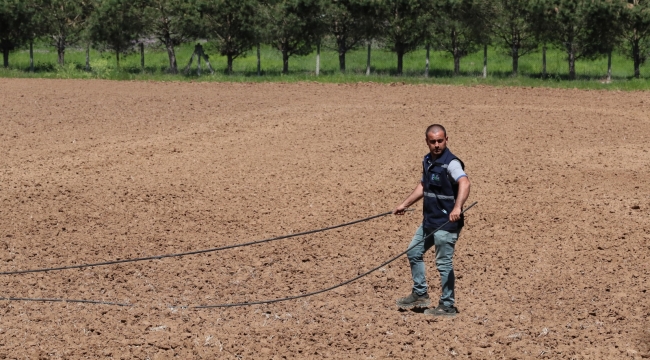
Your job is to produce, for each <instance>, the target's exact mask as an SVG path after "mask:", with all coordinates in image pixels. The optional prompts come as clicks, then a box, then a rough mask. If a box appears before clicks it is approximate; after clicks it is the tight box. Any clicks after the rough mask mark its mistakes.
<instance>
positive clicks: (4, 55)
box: [2, 47, 9, 69]
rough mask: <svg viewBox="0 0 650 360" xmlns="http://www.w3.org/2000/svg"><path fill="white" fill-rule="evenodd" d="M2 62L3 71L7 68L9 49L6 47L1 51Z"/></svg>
mask: <svg viewBox="0 0 650 360" xmlns="http://www.w3.org/2000/svg"><path fill="white" fill-rule="evenodd" d="M2 60H3V64H4V67H5V69H6V68H8V67H9V49H7V48H6V47H5V48H3V49H2Z"/></svg>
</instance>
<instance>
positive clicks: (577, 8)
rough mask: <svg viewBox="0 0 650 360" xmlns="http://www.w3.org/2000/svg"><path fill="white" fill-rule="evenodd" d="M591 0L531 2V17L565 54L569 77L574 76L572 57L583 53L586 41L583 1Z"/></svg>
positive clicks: (574, 60)
mask: <svg viewBox="0 0 650 360" xmlns="http://www.w3.org/2000/svg"><path fill="white" fill-rule="evenodd" d="M589 1H591V0H537V1H536V2H535V3H534V5H533V13H534V15H533V16H534V17H537V19H536V20H534V21H535V22H536V23H537V24H539V25H538V27H539V28H543V29H544V34H543V35H541V36H543V37H544V38H548V39H549V40H550V41H551V42H552V43H555V44H556V45H557V46H558V47H560V48H563V49H564V51H565V52H566V54H567V61H568V65H569V79H572V80H573V79H575V77H576V69H575V63H576V60H578V59H580V58H581V57H582V56H583V55H585V54H586V52H585V51H584V50H585V49H586V48H587V47H586V45H587V43H588V31H587V11H586V9H587V3H588V2H589Z"/></svg>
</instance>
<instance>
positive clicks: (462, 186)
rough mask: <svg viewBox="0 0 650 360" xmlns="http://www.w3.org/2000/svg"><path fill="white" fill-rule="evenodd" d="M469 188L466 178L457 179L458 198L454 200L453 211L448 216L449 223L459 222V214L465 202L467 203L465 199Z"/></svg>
mask: <svg viewBox="0 0 650 360" xmlns="http://www.w3.org/2000/svg"><path fill="white" fill-rule="evenodd" d="M469 188H470V183H469V178H467V176H463V177H461V178H460V179H458V197H457V198H456V204H454V209H453V210H452V211H451V213H450V214H449V221H452V222H454V221H458V220H460V212H461V211H462V209H463V205H465V201H467V198H468V197H469Z"/></svg>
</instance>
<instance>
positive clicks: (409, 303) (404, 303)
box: [397, 292, 431, 310]
mask: <svg viewBox="0 0 650 360" xmlns="http://www.w3.org/2000/svg"><path fill="white" fill-rule="evenodd" d="M429 305H431V299H430V298H429V294H428V293H424V295H418V294H416V293H414V292H411V295H409V296H407V297H403V298H401V299H397V306H398V307H399V308H400V309H404V310H408V309H413V308H426V307H428V306H429Z"/></svg>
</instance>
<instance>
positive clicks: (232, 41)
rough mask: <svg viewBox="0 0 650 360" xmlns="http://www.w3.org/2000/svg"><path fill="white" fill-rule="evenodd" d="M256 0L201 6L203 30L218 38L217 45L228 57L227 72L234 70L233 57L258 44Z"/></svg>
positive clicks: (218, 0) (220, 0) (223, 0)
mask: <svg viewBox="0 0 650 360" xmlns="http://www.w3.org/2000/svg"><path fill="white" fill-rule="evenodd" d="M257 4H258V2H257V1H256V0H216V1H205V2H204V3H202V6H201V13H202V14H203V27H204V32H205V34H206V35H207V36H208V38H210V39H216V42H217V48H218V49H219V53H220V54H221V55H222V56H225V57H226V58H227V67H226V72H227V73H228V74H231V73H232V63H233V60H234V59H236V58H237V57H239V56H242V55H245V54H246V52H248V51H249V50H250V49H252V48H253V46H255V45H256V44H257V40H258V39H257V37H258V36H257V31H256V24H257V21H256V16H257V15H256V14H257Z"/></svg>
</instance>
